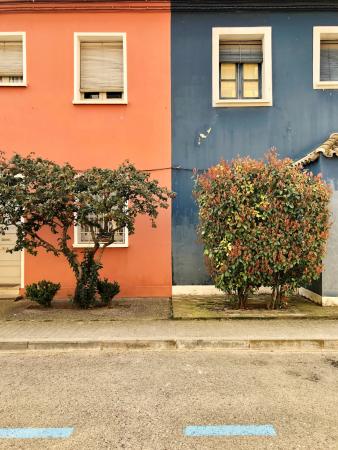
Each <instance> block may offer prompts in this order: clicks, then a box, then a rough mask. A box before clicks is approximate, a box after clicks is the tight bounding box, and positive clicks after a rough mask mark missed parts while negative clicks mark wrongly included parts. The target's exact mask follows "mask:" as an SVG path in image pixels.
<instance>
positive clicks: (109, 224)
mask: <svg viewBox="0 0 338 450" xmlns="http://www.w3.org/2000/svg"><path fill="white" fill-rule="evenodd" d="M99 220H100V225H101V227H102V229H103V230H107V233H109V232H110V230H111V229H112V228H114V226H115V224H114V221H107V220H106V218H105V217H104V215H102V217H100V218H99ZM94 233H95V234H96V236H97V235H98V233H99V229H98V228H97V229H96V228H94ZM101 236H102V240H101V244H104V243H105V242H107V241H105V237H104V233H103V234H101ZM114 237H115V242H114V243H113V244H111V245H109V246H108V247H128V230H127V228H123V229H122V230H118V231H116V233H115V236H114ZM93 245H94V244H93V239H92V234H91V229H90V227H89V226H88V225H76V226H75V228H74V246H75V247H91V246H93Z"/></svg>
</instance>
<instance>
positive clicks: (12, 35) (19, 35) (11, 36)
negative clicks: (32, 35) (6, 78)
mask: <svg viewBox="0 0 338 450" xmlns="http://www.w3.org/2000/svg"><path fill="white" fill-rule="evenodd" d="M17 39H19V40H20V41H22V81H20V82H17V83H8V82H1V81H0V87H2V86H6V87H26V86H27V57H26V32H25V31H11V32H9V31H3V32H0V41H15V40H17Z"/></svg>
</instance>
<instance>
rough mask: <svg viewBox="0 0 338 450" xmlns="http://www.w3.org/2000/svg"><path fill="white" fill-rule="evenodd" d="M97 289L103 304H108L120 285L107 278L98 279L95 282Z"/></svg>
mask: <svg viewBox="0 0 338 450" xmlns="http://www.w3.org/2000/svg"><path fill="white" fill-rule="evenodd" d="M97 291H98V293H99V294H100V297H101V301H102V303H103V305H105V306H107V305H110V303H111V301H112V299H113V298H114V297H115V295H117V294H118V293H119V292H120V285H119V284H118V283H117V282H116V281H113V282H112V283H111V282H110V281H108V279H107V278H104V279H103V280H99V282H98V283H97Z"/></svg>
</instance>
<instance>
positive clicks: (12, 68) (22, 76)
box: [0, 33, 26, 86]
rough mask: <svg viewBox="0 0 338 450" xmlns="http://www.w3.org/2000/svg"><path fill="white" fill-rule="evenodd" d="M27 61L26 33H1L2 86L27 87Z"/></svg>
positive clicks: (0, 82)
mask: <svg viewBox="0 0 338 450" xmlns="http://www.w3.org/2000/svg"><path fill="white" fill-rule="evenodd" d="M25 61H26V54H25V33H0V86H25V85H26V63H25Z"/></svg>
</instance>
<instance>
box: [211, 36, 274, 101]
mask: <svg viewBox="0 0 338 450" xmlns="http://www.w3.org/2000/svg"><path fill="white" fill-rule="evenodd" d="M212 46H213V47H212V71H213V73H212V82H213V86H212V92H213V106H215V107H238V106H271V105H272V61H271V28H270V27H250V28H247V27H241V28H229V27H227V28H213V36H212Z"/></svg>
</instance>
